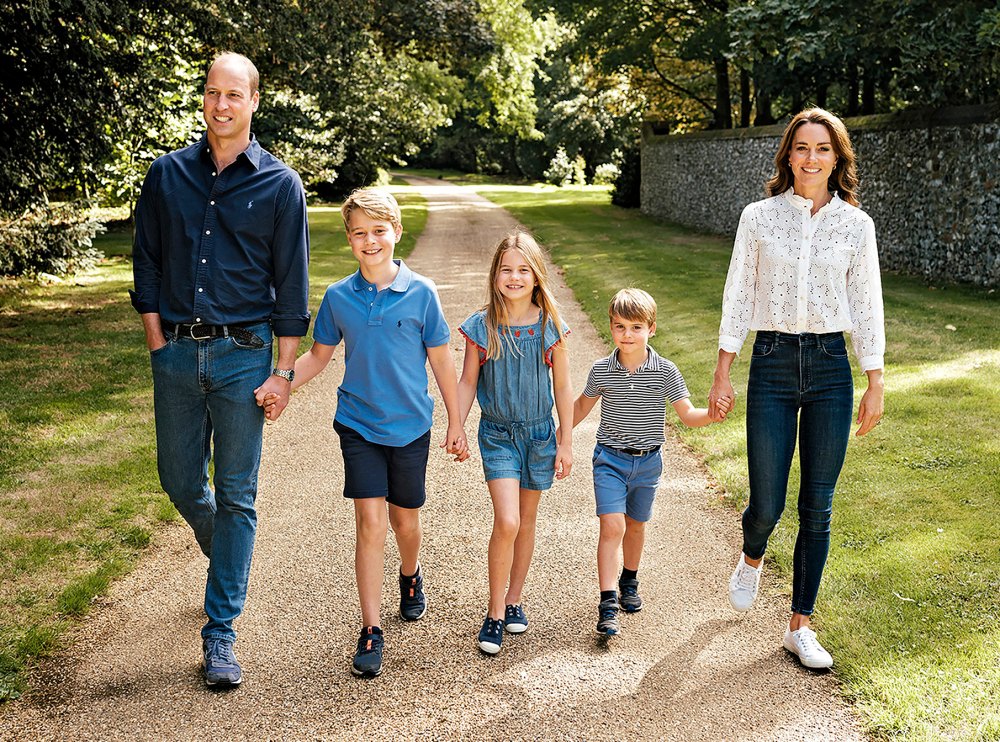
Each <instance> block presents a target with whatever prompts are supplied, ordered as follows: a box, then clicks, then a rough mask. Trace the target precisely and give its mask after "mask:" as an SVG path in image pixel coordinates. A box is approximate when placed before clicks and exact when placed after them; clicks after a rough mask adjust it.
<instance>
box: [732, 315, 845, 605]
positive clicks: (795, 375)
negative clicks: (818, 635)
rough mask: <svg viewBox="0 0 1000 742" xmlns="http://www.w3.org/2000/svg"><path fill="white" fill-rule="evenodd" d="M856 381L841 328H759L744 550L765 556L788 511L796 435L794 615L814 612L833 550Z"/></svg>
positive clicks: (751, 387) (750, 393) (751, 388)
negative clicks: (798, 331)
mask: <svg viewBox="0 0 1000 742" xmlns="http://www.w3.org/2000/svg"><path fill="white" fill-rule="evenodd" d="M853 405H854V380H853V378H852V376H851V366H850V361H848V359H847V347H846V346H845V345H844V336H843V333H839V332H836V333H826V334H822V335H815V334H809V333H807V334H802V335H789V334H785V333H780V332H770V331H767V332H765V331H761V332H758V333H757V337H756V340H755V341H754V345H753V358H752V359H751V361H750V379H749V382H748V385H747V459H748V464H749V470H750V504H749V505H748V506H747V509H746V510H745V511H743V553H744V554H746V555H747V556H748V557H750V558H751V559H759V558H760V557H762V556H764V551H765V549H766V548H767V540H768V538H769V537H770V535H771V532H772V531H773V530H774V527H775V526H776V525H777V524H778V519H779V518H780V517H781V513H782V511H784V509H785V494H786V491H787V489H788V472H789V469H790V468H791V464H792V455H793V454H794V453H795V438H796V433H797V434H798V440H799V466H800V469H801V483H800V485H799V507H798V510H799V533H798V537H797V538H796V540H795V554H794V561H793V566H792V612H793V613H802V614H805V615H807V616H808V615H809V614H811V613H812V612H813V607H814V605H815V603H816V594H817V593H818V592H819V583H820V579H821V578H822V576H823V567H824V566H825V565H826V557H827V553H828V552H829V551H830V519H831V514H832V512H833V490H834V487H835V486H836V484H837V477H839V476H840V470H841V468H842V467H843V465H844V456H845V454H846V453H847V441H848V438H849V437H850V432H851V413H852V410H853Z"/></svg>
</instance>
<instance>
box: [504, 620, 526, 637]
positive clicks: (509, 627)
mask: <svg viewBox="0 0 1000 742" xmlns="http://www.w3.org/2000/svg"><path fill="white" fill-rule="evenodd" d="M503 628H504V631H506V632H507V633H508V634H523V633H524V632H525V631H527V630H528V624H526V623H513V624H504V625H503Z"/></svg>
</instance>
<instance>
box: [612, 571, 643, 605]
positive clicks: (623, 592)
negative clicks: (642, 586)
mask: <svg viewBox="0 0 1000 742" xmlns="http://www.w3.org/2000/svg"><path fill="white" fill-rule="evenodd" d="M618 595H619V597H618V602H619V603H620V604H621V607H622V608H623V609H624V610H625V612H626V613H635V612H636V611H641V610H642V598H640V597H639V580H636V579H631V580H624V579H619V580H618Z"/></svg>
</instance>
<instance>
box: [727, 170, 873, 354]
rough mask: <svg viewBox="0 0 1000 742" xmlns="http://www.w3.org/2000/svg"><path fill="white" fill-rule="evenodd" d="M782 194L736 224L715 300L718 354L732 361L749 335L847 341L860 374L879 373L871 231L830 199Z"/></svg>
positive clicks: (868, 223) (864, 220)
mask: <svg viewBox="0 0 1000 742" xmlns="http://www.w3.org/2000/svg"><path fill="white" fill-rule="evenodd" d="M811 209H812V201H811V200H809V199H807V198H802V197H801V196H797V195H795V193H794V192H793V191H792V189H788V190H787V191H786V192H785V193H783V194H781V195H780V196H772V197H771V198H767V199H764V200H763V201H757V202H756V203H752V204H750V205H749V206H747V207H746V208H745V209H744V210H743V214H742V216H740V226H739V229H738V230H737V232H736V244H735V245H734V247H733V257H732V260H731V261H730V263H729V275H728V276H727V278H726V288H725V291H724V292H723V295H722V323H721V324H720V326H719V347H720V348H721V349H722V350H725V351H728V352H730V353H739V352H740V348H742V347H743V342H744V341H745V340H746V337H747V335H748V334H749V333H750V331H751V330H774V331H777V332H787V333H793V334H798V333H803V332H813V333H824V332H841V331H847V332H850V333H851V341H852V343H853V344H854V353H855V355H857V357H858V361H859V362H860V364H861V369H862V370H863V371H870V370H872V369H879V368H882V367H883V358H884V355H885V328H884V313H883V309H882V279H881V275H880V273H879V267H878V249H877V246H876V243H875V224H874V223H873V222H872V220H871V217H869V216H868V215H867V214H866V213H865V212H863V211H861V209H859V208H857V207H855V206H851V205H850V204H848V203H847V202H845V201H842V200H841V199H840V198H839V197H838V196H837V195H836V194H834V196H833V199H832V200H831V201H830V203H828V204H827V205H826V206H824V207H822V208H821V209H820V210H819V211H817V212H816V214H815V216H813V215H811V214H810V210H811Z"/></svg>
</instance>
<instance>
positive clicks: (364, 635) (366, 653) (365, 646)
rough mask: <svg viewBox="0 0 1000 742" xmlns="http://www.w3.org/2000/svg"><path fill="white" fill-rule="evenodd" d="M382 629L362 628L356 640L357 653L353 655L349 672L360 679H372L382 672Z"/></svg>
mask: <svg viewBox="0 0 1000 742" xmlns="http://www.w3.org/2000/svg"><path fill="white" fill-rule="evenodd" d="M384 644H385V640H384V639H383V638H382V629H380V628H379V627H378V626H364V627H362V629H361V638H359V639H358V651H357V652H355V653H354V662H353V663H352V664H351V672H353V673H354V674H355V675H357V676H358V677H361V678H374V677H378V675H379V674H380V673H381V672H382V647H383V645H384Z"/></svg>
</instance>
